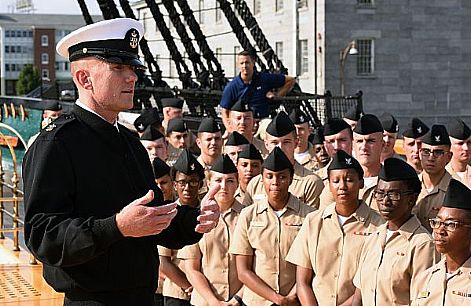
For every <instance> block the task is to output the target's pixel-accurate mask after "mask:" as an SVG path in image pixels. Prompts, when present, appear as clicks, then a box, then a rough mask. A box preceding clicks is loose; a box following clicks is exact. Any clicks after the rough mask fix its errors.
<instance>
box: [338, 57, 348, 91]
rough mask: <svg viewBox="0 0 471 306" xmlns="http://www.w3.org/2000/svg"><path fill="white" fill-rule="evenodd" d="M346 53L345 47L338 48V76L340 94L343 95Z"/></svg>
mask: <svg viewBox="0 0 471 306" xmlns="http://www.w3.org/2000/svg"><path fill="white" fill-rule="evenodd" d="M345 54H346V52H345V49H342V50H340V57H339V59H340V61H339V63H340V71H339V76H340V96H342V97H343V96H344V95H345V60H346V57H344V56H345Z"/></svg>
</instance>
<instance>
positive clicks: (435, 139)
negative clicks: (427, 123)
mask: <svg viewBox="0 0 471 306" xmlns="http://www.w3.org/2000/svg"><path fill="white" fill-rule="evenodd" d="M422 142H423V143H426V144H428V145H431V146H439V145H450V144H451V142H450V138H449V137H448V132H447V131H446V127H445V126H444V125H441V124H434V125H432V128H431V129H430V131H429V132H428V133H427V134H425V136H424V137H423V138H422Z"/></svg>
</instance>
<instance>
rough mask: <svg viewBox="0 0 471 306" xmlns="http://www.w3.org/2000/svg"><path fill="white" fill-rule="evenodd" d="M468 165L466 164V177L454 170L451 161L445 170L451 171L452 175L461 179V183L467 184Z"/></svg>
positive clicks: (456, 178)
mask: <svg viewBox="0 0 471 306" xmlns="http://www.w3.org/2000/svg"><path fill="white" fill-rule="evenodd" d="M468 168H469V167H468V166H466V171H465V176H464V178H462V177H461V176H459V175H458V173H457V172H456V171H455V170H453V167H452V166H451V162H449V163H448V164H447V165H446V166H445V170H446V171H447V172H448V173H450V175H451V177H452V178H454V179H455V180H457V181H460V182H461V183H463V184H465V185H466V174H467V173H468Z"/></svg>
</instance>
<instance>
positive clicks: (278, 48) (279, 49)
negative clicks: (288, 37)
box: [275, 41, 283, 61]
mask: <svg viewBox="0 0 471 306" xmlns="http://www.w3.org/2000/svg"><path fill="white" fill-rule="evenodd" d="M275 53H276V56H278V58H279V59H280V61H283V42H282V41H277V42H276V43H275Z"/></svg>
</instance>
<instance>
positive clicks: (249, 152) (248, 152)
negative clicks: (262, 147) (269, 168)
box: [238, 143, 263, 162]
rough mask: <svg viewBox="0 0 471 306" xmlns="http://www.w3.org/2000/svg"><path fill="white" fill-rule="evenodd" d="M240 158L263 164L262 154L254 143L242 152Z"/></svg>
mask: <svg viewBox="0 0 471 306" xmlns="http://www.w3.org/2000/svg"><path fill="white" fill-rule="evenodd" d="M238 158H246V159H251V160H259V161H262V162H263V158H262V154H260V151H259V150H258V149H257V148H256V147H255V146H254V145H253V144H252V143H251V144H249V145H248V146H246V147H245V148H244V149H243V150H242V151H240V153H239V156H238Z"/></svg>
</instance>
